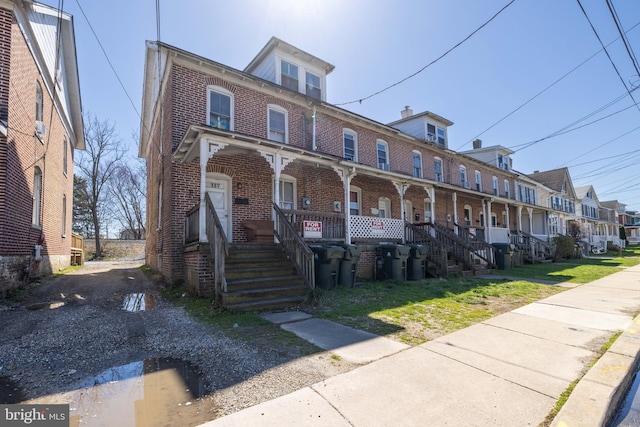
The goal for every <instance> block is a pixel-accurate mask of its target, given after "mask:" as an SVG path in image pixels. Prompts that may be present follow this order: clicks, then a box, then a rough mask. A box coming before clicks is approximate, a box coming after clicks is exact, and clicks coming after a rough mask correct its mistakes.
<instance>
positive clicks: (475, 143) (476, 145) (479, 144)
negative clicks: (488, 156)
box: [473, 139, 482, 150]
mask: <svg viewBox="0 0 640 427" xmlns="http://www.w3.org/2000/svg"><path fill="white" fill-rule="evenodd" d="M478 148H482V140H481V139H476V140H474V141H473V149H474V150H477V149H478Z"/></svg>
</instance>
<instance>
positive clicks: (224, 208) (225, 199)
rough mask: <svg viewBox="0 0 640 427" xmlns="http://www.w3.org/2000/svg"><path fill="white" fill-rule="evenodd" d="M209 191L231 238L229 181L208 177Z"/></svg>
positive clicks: (227, 234) (225, 229) (221, 222)
mask: <svg viewBox="0 0 640 427" xmlns="http://www.w3.org/2000/svg"><path fill="white" fill-rule="evenodd" d="M207 193H209V197H210V198H211V201H212V202H213V207H214V208H215V210H216V214H217V215H218V219H219V220H220V225H222V229H223V230H224V234H225V235H226V236H227V239H228V240H229V241H230V240H231V209H230V204H229V181H228V180H225V179H216V178H211V177H208V178H207Z"/></svg>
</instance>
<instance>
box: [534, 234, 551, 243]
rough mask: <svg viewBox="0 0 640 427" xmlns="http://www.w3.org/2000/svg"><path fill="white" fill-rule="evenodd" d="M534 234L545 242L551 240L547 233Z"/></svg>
mask: <svg viewBox="0 0 640 427" xmlns="http://www.w3.org/2000/svg"><path fill="white" fill-rule="evenodd" d="M532 236H533V237H535V238H536V239H538V240H542V241H543V242H548V241H549V236H547V235H546V234H532Z"/></svg>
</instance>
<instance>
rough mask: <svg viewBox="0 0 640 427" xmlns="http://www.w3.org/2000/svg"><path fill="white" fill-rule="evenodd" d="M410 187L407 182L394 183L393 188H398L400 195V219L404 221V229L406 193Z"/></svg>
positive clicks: (403, 240)
mask: <svg viewBox="0 0 640 427" xmlns="http://www.w3.org/2000/svg"><path fill="white" fill-rule="evenodd" d="M409 185H410V184H407V183H406V182H394V183H393V186H394V187H396V191H397V192H398V194H399V195H400V219H401V220H402V221H403V222H402V227H403V228H404V193H405V192H406V191H407V188H409ZM402 243H405V238H404V231H403V232H402Z"/></svg>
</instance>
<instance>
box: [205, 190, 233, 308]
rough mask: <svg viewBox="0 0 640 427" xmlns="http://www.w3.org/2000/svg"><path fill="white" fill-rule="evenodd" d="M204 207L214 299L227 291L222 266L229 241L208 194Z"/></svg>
mask: <svg viewBox="0 0 640 427" xmlns="http://www.w3.org/2000/svg"><path fill="white" fill-rule="evenodd" d="M205 206H206V208H205V209H206V213H205V216H206V233H207V240H208V241H209V250H210V252H211V257H212V259H213V285H214V290H215V295H216V299H219V298H221V297H222V292H226V291H227V281H226V279H225V276H224V265H225V260H226V257H227V256H228V255H229V240H228V239H227V236H226V234H225V232H224V229H223V228H222V223H221V222H220V218H218V214H217V212H216V209H215V207H214V206H213V202H212V201H211V197H210V196H209V193H206V194H205Z"/></svg>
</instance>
